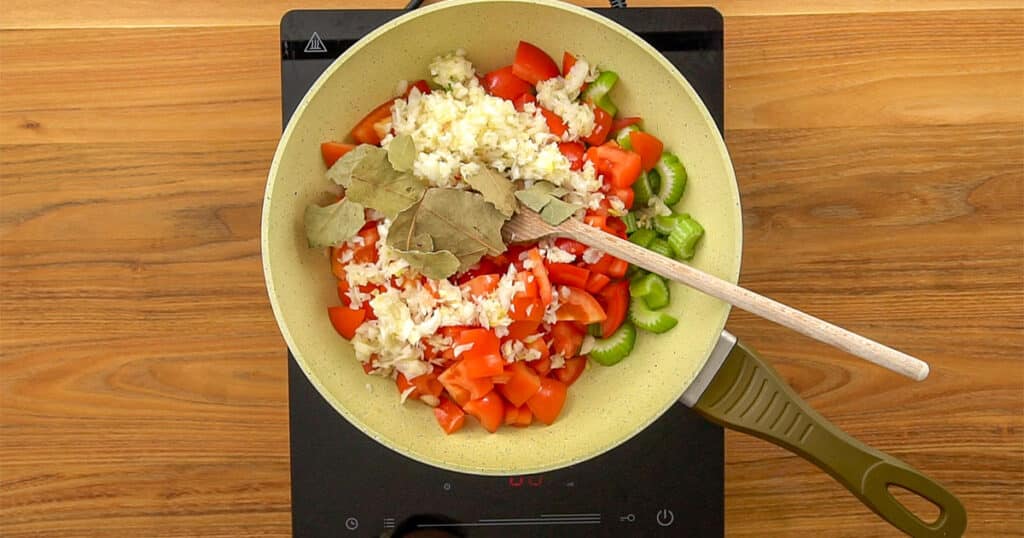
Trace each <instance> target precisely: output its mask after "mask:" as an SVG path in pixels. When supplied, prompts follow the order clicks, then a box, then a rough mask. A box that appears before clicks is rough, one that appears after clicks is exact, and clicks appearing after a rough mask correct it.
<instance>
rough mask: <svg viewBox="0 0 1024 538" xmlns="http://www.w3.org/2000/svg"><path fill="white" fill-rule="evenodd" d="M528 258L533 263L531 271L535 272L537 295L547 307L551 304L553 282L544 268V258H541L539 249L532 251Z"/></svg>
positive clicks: (535, 248)
mask: <svg viewBox="0 0 1024 538" xmlns="http://www.w3.org/2000/svg"><path fill="white" fill-rule="evenodd" d="M528 256H529V259H530V261H531V262H533V264H532V265H533V266H532V267H530V271H532V272H533V276H534V279H535V280H536V281H537V294H538V295H539V296H540V302H541V303H542V304H543V305H544V306H547V305H549V304H551V281H550V280H548V271H547V269H545V268H544V258H542V257H541V255H540V251H539V250H537V247H534V248H532V249H530V250H529V254H528Z"/></svg>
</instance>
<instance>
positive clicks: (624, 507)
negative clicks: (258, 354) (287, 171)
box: [281, 8, 724, 538]
mask: <svg viewBox="0 0 1024 538" xmlns="http://www.w3.org/2000/svg"><path fill="white" fill-rule="evenodd" d="M596 11H597V12H599V13H601V14H602V15H605V16H607V17H609V18H611V19H613V20H615V21H617V22H619V23H620V24H622V25H624V26H626V27H628V28H630V29H631V30H633V31H634V32H636V33H637V34H638V35H640V36H641V37H643V38H644V39H646V40H647V41H648V42H650V43H651V44H652V45H654V46H655V47H656V48H657V49H658V50H659V51H661V52H662V54H664V55H665V57H666V58H668V59H669V61H671V62H672V63H673V64H674V65H675V66H676V67H677V68H678V69H679V70H680V71H681V72H682V73H683V74H684V75H685V76H686V78H687V80H689V82H690V83H691V84H692V85H693V86H694V88H695V89H696V90H697V93H698V94H699V95H700V96H701V98H702V99H703V100H704V103H705V104H706V105H707V107H708V110H709V111H710V112H711V115H712V116H713V117H714V119H715V121H716V123H717V124H718V127H719V129H721V128H722V126H723V117H722V116H723V108H724V106H723V50H722V18H721V16H720V15H719V13H718V12H717V11H715V10H713V9H709V8H627V9H599V10H596ZM400 14H401V11H394V10H334V11H293V12H290V13H288V14H287V15H285V17H284V18H283V19H282V21H281V79H282V111H283V118H284V121H285V123H286V122H287V120H288V118H289V117H290V116H291V114H292V112H293V111H294V110H295V107H296V105H298V103H299V101H300V100H301V99H302V97H303V95H304V94H305V93H306V90H307V89H308V88H309V87H310V86H311V85H312V83H313V82H314V81H315V80H316V78H317V77H318V76H319V75H320V73H321V72H323V70H324V69H325V68H326V67H327V66H328V65H330V63H331V61H332V60H333V59H334V58H336V57H337V56H338V55H340V54H341V53H342V52H343V51H344V50H345V49H346V48H347V47H349V46H350V45H352V44H353V43H354V42H356V41H357V40H358V39H359V38H360V37H362V36H363V35H365V34H366V33H368V32H369V31H371V30H372V29H374V28H376V27H377V26H379V25H381V24H382V23H384V22H386V21H388V20H390V19H391V18H394V17H396V16H398V15H400ZM288 362H289V370H288V387H289V405H290V409H289V411H290V419H291V426H290V427H291V474H292V530H293V533H294V536H296V537H297V538H307V537H320V536H324V537H326V536H331V537H344V536H395V537H398V536H466V537H477V536H481V537H485V536H558V537H565V538H569V537H573V536H587V537H601V536H609V537H611V536H615V537H621V536H693V537H705V536H722V535H723V532H724V499H723V478H724V476H723V473H724V464H723V450H724V447H723V433H722V430H721V428H719V427H717V426H714V425H712V424H710V423H708V422H705V421H704V420H702V419H700V418H699V417H698V416H697V415H696V414H694V413H693V412H692V411H690V410H689V409H688V408H686V407H684V406H683V405H682V404H676V405H675V406H673V407H672V408H671V409H670V410H669V411H668V412H666V413H665V414H664V416H662V417H661V418H659V419H658V420H657V421H656V422H655V423H654V424H652V425H651V426H650V427H649V428H647V429H646V430H645V431H643V432H642V433H640V434H639V435H637V436H636V437H635V438H633V439H632V440H630V441H628V442H627V443H625V444H623V445H622V446H620V447H618V448H616V449H614V450H612V451H610V452H608V453H606V454H604V455H601V456H599V457H597V458H594V459H592V460H590V461H587V462H584V463H581V464H578V465H575V466H573V467H569V468H566V469H561V470H557V471H552V472H548V473H544V474H541V475H531V476H505V477H493V476H474V475H467V474H461V473H453V472H450V471H444V470H441V469H437V468H435V467H431V466H428V465H424V464H422V463H419V462H415V461H413V460H410V459H408V458H406V457H404V456H402V455H399V454H397V453H395V452H392V451H391V450H390V449H388V448H385V447H384V446H382V445H380V444H378V443H377V442H376V441H373V440H372V439H370V438H369V437H367V436H365V435H364V434H363V433H361V432H360V431H359V430H357V429H356V428H355V427H353V426H351V425H350V424H349V423H348V422H346V421H345V420H344V419H343V418H342V417H341V416H339V415H338V414H337V413H336V412H335V411H334V409H332V408H331V406H330V405H329V404H328V403H327V402H326V401H325V400H324V399H323V398H322V397H321V396H320V394H319V393H317V391H316V389H315V388H314V387H313V386H312V385H311V384H310V383H309V381H308V380H307V379H306V377H305V376H304V375H303V374H302V371H301V370H300V369H299V367H298V366H297V365H296V364H295V361H294V359H292V358H291V355H290V354H289V359H288ZM439 434H440V431H439Z"/></svg>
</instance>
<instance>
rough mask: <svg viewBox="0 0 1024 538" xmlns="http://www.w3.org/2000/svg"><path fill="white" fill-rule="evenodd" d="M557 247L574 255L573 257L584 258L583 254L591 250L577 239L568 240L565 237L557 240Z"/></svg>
mask: <svg viewBox="0 0 1024 538" xmlns="http://www.w3.org/2000/svg"><path fill="white" fill-rule="evenodd" d="M555 246H556V247H558V248H560V249H562V250H564V251H566V252H568V253H570V254H572V255H573V256H582V255H583V253H584V252H586V251H587V248H589V247H587V245H584V244H583V243H580V242H579V241H577V240H575V239H568V238H565V237H560V238H558V239H555Z"/></svg>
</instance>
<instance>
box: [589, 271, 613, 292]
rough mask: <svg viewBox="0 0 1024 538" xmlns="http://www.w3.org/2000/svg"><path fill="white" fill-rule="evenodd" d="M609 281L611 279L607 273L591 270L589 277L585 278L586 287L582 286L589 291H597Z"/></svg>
mask: <svg viewBox="0 0 1024 538" xmlns="http://www.w3.org/2000/svg"><path fill="white" fill-rule="evenodd" d="M611 281H612V279H611V278H609V277H608V275H604V274H601V273H598V272H596V271H591V273H590V278H588V279H587V285H586V287H584V289H585V290H587V291H588V292H590V293H598V292H599V291H601V290H603V289H604V287H605V286H607V285H608V283H609V282H611Z"/></svg>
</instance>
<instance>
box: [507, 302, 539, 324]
mask: <svg viewBox="0 0 1024 538" xmlns="http://www.w3.org/2000/svg"><path fill="white" fill-rule="evenodd" d="M508 316H509V317H510V318H512V320H513V321H531V322H540V321H541V320H542V319H544V305H543V304H541V302H540V299H538V298H536V297H516V298H514V299H512V307H511V311H510V312H509V313H508Z"/></svg>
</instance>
